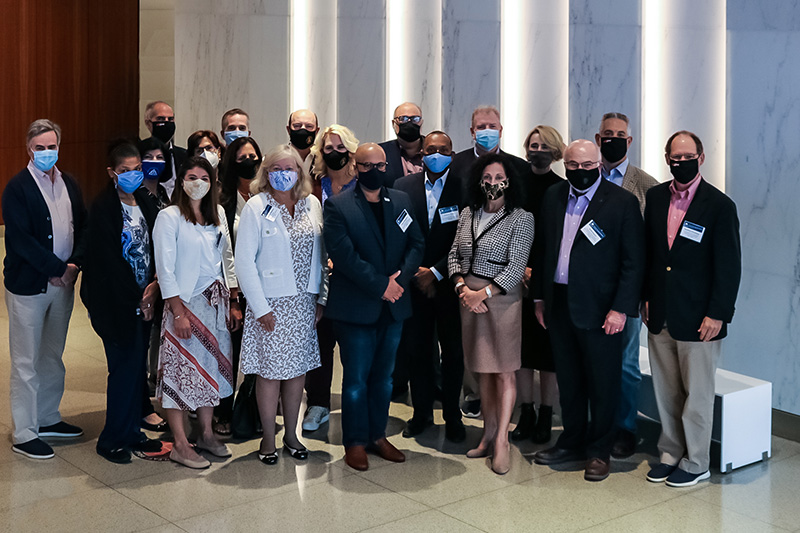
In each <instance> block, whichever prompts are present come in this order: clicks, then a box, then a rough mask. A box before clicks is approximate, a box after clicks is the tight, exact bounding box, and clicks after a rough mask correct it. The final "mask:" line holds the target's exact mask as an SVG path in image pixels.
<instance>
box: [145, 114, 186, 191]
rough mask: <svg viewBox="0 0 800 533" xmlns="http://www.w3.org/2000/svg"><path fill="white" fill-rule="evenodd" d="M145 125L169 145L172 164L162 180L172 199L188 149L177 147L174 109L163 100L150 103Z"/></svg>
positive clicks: (152, 133)
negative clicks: (176, 177) (178, 172)
mask: <svg viewBox="0 0 800 533" xmlns="http://www.w3.org/2000/svg"><path fill="white" fill-rule="evenodd" d="M144 125H145V126H146V127H147V130H148V131H149V132H150V134H151V135H152V136H153V137H155V138H156V139H158V140H159V141H161V142H162V143H164V144H166V145H167V151H169V154H170V157H169V160H170V161H171V162H172V167H171V168H170V169H169V171H170V172H165V173H164V174H162V175H161V176H162V177H161V179H164V180H165V181H164V182H162V185H163V186H164V189H165V190H166V191H167V196H169V197H170V198H171V197H172V191H173V190H174V189H175V176H177V175H178V174H177V170H178V169H180V168H181V165H183V162H184V161H186V157H187V156H186V148H181V147H180V146H175V143H174V139H175V112H174V111H173V110H172V107H171V106H170V105H169V104H168V103H166V102H162V101H161V100H156V101H155V102H150V103H149V104H147V105H146V106H145V108H144Z"/></svg>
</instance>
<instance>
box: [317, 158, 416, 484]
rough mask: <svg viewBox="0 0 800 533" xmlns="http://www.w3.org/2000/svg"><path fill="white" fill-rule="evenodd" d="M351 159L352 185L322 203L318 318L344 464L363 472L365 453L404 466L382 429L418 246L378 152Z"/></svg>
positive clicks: (402, 198) (404, 203)
mask: <svg viewBox="0 0 800 533" xmlns="http://www.w3.org/2000/svg"><path fill="white" fill-rule="evenodd" d="M355 158H356V168H357V170H358V186H357V187H353V188H352V189H350V190H347V191H345V192H342V193H340V194H339V195H337V196H333V197H331V198H328V201H327V202H325V211H324V214H323V217H324V225H323V238H324V239H325V247H326V249H327V252H328V256H329V257H330V259H331V261H332V262H333V264H334V273H333V274H332V275H331V279H330V289H329V293H328V303H327V306H326V307H325V315H326V316H327V317H328V318H330V319H331V320H332V321H333V327H334V331H335V332H336V340H337V341H338V343H339V350H340V356H341V360H342V368H343V377H342V442H343V444H344V446H345V462H346V463H347V465H348V466H350V467H351V468H354V469H356V470H366V469H367V468H369V462H368V460H367V455H366V449H367V448H370V449H371V450H372V451H375V452H376V453H377V454H378V455H380V456H381V457H383V458H384V459H386V460H388V461H393V462H403V461H405V455H403V453H402V452H401V451H399V450H398V449H397V448H395V447H394V446H392V444H390V443H389V441H388V440H386V424H387V422H388V419H389V401H390V399H391V393H392V380H391V376H392V370H393V369H394V362H395V356H396V353H397V345H398V344H399V342H400V335H401V333H402V329H403V321H404V320H405V319H407V318H408V317H409V316H410V315H411V300H410V297H409V296H408V294H407V290H406V289H407V288H408V287H409V284H410V282H411V280H412V278H413V277H414V274H416V273H417V269H418V268H419V265H420V263H421V262H422V254H423V250H424V246H425V243H424V241H423V238H422V233H421V232H420V229H419V225H418V224H417V221H416V220H415V213H414V209H413V207H412V205H411V201H410V200H409V198H408V195H406V194H405V193H403V192H400V191H395V190H391V189H386V188H385V187H384V186H383V184H384V179H385V171H386V155H385V153H384V151H383V149H381V147H380V146H378V145H377V144H375V143H367V144H363V145H361V146H359V147H358V149H357V150H356V154H355Z"/></svg>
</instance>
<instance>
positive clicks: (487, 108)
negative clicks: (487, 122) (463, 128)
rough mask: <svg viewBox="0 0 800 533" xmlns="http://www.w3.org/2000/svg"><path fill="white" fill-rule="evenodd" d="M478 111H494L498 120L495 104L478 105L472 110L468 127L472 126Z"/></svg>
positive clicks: (497, 110)
mask: <svg viewBox="0 0 800 533" xmlns="http://www.w3.org/2000/svg"><path fill="white" fill-rule="evenodd" d="M479 113H494V114H495V115H497V119H498V120H500V110H499V109H497V108H496V107H495V106H493V105H479V106H478V107H476V108H475V110H474V111H473V112H472V118H471V119H470V122H469V125H470V127H472V126H473V125H474V124H475V115H477V114H479Z"/></svg>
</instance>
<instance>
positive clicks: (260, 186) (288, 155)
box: [250, 144, 312, 201]
mask: <svg viewBox="0 0 800 533" xmlns="http://www.w3.org/2000/svg"><path fill="white" fill-rule="evenodd" d="M284 159H291V160H292V161H294V164H295V166H296V167H297V183H295V184H294V187H292V198H294V199H295V201H297V200H300V199H302V198H305V197H306V196H308V195H309V194H311V190H312V186H311V178H310V177H309V176H308V174H306V171H305V170H303V160H302V159H300V156H299V155H298V154H297V150H295V149H294V148H292V147H291V146H289V145H288V144H279V145H278V146H276V147H275V148H273V149H272V150H270V151H269V153H268V154H266V155H265V156H264V159H263V160H262V161H261V166H259V167H258V171H257V172H256V177H255V178H254V179H253V183H251V184H250V192H251V193H253V194H258V193H260V192H269V193H270V194H272V193H274V192H275V190H274V189H273V188H272V185H270V183H269V169H270V168H271V167H272V165H274V164H275V163H277V162H278V161H282V160H284Z"/></svg>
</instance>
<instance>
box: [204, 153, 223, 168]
mask: <svg viewBox="0 0 800 533" xmlns="http://www.w3.org/2000/svg"><path fill="white" fill-rule="evenodd" d="M200 157H203V158H205V160H206V161H208V162H209V163H211V166H212V167H214V168H217V165H219V156H218V155H217V153H216V152H213V151H211V150H203V153H202V154H200Z"/></svg>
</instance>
